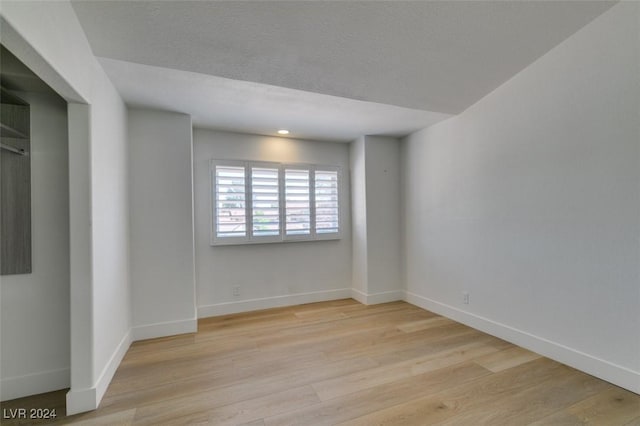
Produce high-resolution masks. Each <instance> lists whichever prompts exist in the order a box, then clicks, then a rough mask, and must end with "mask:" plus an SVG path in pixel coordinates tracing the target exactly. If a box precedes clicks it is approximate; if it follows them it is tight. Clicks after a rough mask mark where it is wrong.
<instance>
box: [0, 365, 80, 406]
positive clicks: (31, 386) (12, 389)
mask: <svg viewBox="0 0 640 426" xmlns="http://www.w3.org/2000/svg"><path fill="white" fill-rule="evenodd" d="M70 377H71V372H70V370H69V368H61V369H59V370H49V371H41V372H38V373H32V374H25V375H24V376H16V377H7V378H4V379H2V380H0V401H8V400H10V399H16V398H22V397H23V396H30V395H36V394H39V393H45V392H51V391H55V390H59V389H65V388H68V387H69V383H70Z"/></svg>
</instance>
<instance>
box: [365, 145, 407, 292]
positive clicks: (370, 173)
mask: <svg viewBox="0 0 640 426" xmlns="http://www.w3.org/2000/svg"><path fill="white" fill-rule="evenodd" d="M365 150H366V181H367V183H366V193H367V245H368V248H367V257H368V261H367V266H368V283H369V293H370V294H374V295H376V294H377V295H380V296H379V297H382V298H383V299H385V301H387V300H386V299H388V298H390V299H391V300H397V299H399V298H400V296H398V295H399V294H400V293H399V290H400V289H401V288H402V283H401V282H400V275H401V273H400V266H401V259H400V245H401V242H400V213H399V208H400V143H399V141H398V140H397V139H394V138H389V137H381V136H366V142H365ZM385 294H386V296H383V295H385Z"/></svg>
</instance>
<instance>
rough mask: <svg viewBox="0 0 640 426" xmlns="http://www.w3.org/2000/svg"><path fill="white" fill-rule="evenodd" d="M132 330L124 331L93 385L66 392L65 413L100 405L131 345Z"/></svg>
mask: <svg viewBox="0 0 640 426" xmlns="http://www.w3.org/2000/svg"><path fill="white" fill-rule="evenodd" d="M132 341H133V339H132V331H131V330H129V331H127V332H126V333H125V335H124V336H123V337H122V340H120V343H119V344H118V347H117V348H116V350H115V351H114V352H113V354H111V358H109V361H108V362H107V365H105V366H104V368H103V369H102V373H100V377H99V378H98V380H97V382H96V384H95V386H93V387H91V388H86V389H80V390H76V389H71V390H70V391H69V392H67V415H68V416H70V415H73V414H78V413H84V412H86V411H91V410H95V409H96V408H98V406H99V405H100V401H101V400H102V397H103V396H104V394H105V392H106V391H107V388H108V387H109V384H110V383H111V379H113V375H114V374H115V373H116V370H117V369H118V367H119V366H120V363H121V362H122V358H124V356H125V354H126V353H127V351H128V350H129V346H131V342H132Z"/></svg>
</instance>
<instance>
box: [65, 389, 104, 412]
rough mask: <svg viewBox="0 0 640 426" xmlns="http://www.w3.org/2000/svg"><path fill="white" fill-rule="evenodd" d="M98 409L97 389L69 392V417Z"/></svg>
mask: <svg viewBox="0 0 640 426" xmlns="http://www.w3.org/2000/svg"><path fill="white" fill-rule="evenodd" d="M96 408H98V398H97V397H96V388H87V389H81V390H70V391H69V392H67V413H66V414H67V416H71V415H73V414H78V413H84V412H87V411H91V410H95V409H96Z"/></svg>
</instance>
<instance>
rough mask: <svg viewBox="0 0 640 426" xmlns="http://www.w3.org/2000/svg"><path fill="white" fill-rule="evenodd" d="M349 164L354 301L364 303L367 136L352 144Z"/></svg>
mask: <svg viewBox="0 0 640 426" xmlns="http://www.w3.org/2000/svg"><path fill="white" fill-rule="evenodd" d="M349 163H350V165H351V227H352V234H351V237H352V247H351V256H352V259H353V264H352V271H351V284H352V288H353V294H354V298H356V299H357V300H359V301H360V302H363V303H364V302H365V301H366V300H365V298H366V295H367V293H368V283H367V271H368V268H367V259H368V257H367V179H366V178H367V176H366V157H365V136H361V137H359V138H358V139H356V140H354V141H352V142H351V144H350V148H349Z"/></svg>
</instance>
